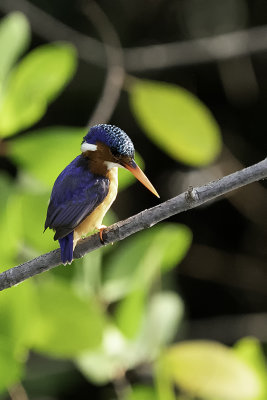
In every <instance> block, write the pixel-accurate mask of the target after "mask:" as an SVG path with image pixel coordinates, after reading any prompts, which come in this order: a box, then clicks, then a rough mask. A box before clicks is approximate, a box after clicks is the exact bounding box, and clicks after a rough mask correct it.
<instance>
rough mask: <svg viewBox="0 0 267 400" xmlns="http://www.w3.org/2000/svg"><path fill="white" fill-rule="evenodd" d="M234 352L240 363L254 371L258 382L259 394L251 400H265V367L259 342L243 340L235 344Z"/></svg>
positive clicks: (250, 338) (266, 370)
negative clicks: (259, 385)
mask: <svg viewBox="0 0 267 400" xmlns="http://www.w3.org/2000/svg"><path fill="white" fill-rule="evenodd" d="M234 351H235V353H236V354H237V356H238V357H239V358H240V359H241V360H242V361H244V362H246V363H247V364H248V366H249V367H250V368H252V369H253V370H254V371H255V373H256V374H257V376H258V378H259V380H260V383H261V394H260V395H259V396H258V397H257V398H254V399H253V400H266V398H267V366H266V359H265V357H264V353H263V349H262V347H261V344H260V342H259V340H258V339H256V338H253V337H246V338H243V339H241V340H239V341H238V342H237V343H236V344H235V346H234Z"/></svg>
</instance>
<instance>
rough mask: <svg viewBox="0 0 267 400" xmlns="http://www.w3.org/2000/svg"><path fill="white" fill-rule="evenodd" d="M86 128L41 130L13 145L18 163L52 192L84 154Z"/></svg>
mask: <svg viewBox="0 0 267 400" xmlns="http://www.w3.org/2000/svg"><path fill="white" fill-rule="evenodd" d="M84 134H85V128H70V127H51V128H46V129H40V130H38V131H34V132H31V133H30V134H27V135H23V136H20V137H17V138H16V139H13V140H12V141H10V142H9V154H10V155H11V157H12V158H13V160H14V162H16V163H17V164H18V165H21V167H22V168H25V170H26V171H27V172H28V173H30V174H31V175H32V176H33V177H34V178H36V179H38V180H40V181H41V182H42V183H43V184H44V185H46V187H49V189H51V187H52V185H53V184H54V182H55V180H56V178H57V177H58V175H59V174H60V172H61V171H62V170H63V169H64V168H65V167H66V166H67V164H68V163H70V162H71V161H72V160H73V159H74V158H75V157H77V155H79V153H80V145H81V142H82V137H83V136H84Z"/></svg>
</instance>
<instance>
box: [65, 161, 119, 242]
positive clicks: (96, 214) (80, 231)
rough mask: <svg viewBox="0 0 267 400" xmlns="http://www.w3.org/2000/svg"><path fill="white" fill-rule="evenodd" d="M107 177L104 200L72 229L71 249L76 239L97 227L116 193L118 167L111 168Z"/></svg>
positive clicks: (99, 225)
mask: <svg viewBox="0 0 267 400" xmlns="http://www.w3.org/2000/svg"><path fill="white" fill-rule="evenodd" d="M107 177H108V178H109V182H110V183H109V191H108V194H107V196H106V197H105V199H104V201H103V202H102V203H101V204H99V206H97V207H96V209H95V210H94V211H93V212H92V213H91V214H90V215H88V217H87V218H86V219H85V220H84V221H83V222H82V223H81V224H80V225H78V226H77V227H76V228H75V229H74V238H73V249H74V248H75V246H76V244H77V241H78V240H79V239H80V238H81V237H82V236H85V235H87V234H88V233H90V232H92V231H93V230H94V229H99V228H100V227H101V225H102V221H103V218H104V216H105V215H106V213H107V211H108V210H109V208H110V206H111V205H112V203H113V201H114V200H115V199H116V196H117V193H118V168H117V167H114V168H111V169H110V170H109V171H108V173H107Z"/></svg>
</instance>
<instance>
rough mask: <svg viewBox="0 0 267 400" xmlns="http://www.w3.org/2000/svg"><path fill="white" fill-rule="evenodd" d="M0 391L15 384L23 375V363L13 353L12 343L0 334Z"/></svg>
mask: <svg viewBox="0 0 267 400" xmlns="http://www.w3.org/2000/svg"><path fill="white" fill-rule="evenodd" d="M0 376H1V379H0V392H4V391H6V390H7V389H9V388H10V387H11V386H12V385H14V384H16V383H17V382H19V381H20V380H21V379H22V376H23V363H22V362H21V361H20V360H18V358H17V357H16V355H15V354H14V348H13V343H10V341H9V340H8V339H7V338H3V337H1V335H0Z"/></svg>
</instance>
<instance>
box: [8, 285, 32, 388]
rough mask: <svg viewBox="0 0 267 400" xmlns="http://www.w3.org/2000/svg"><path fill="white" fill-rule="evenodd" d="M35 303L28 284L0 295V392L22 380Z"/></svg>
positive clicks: (29, 342) (30, 286)
mask: <svg viewBox="0 0 267 400" xmlns="http://www.w3.org/2000/svg"><path fill="white" fill-rule="evenodd" d="M35 301H36V297H35V290H34V286H33V282H32V281H27V282H23V283H21V284H20V285H19V286H16V287H12V288H10V289H8V290H5V291H3V292H1V294H0V377H1V378H0V391H2V390H4V389H8V388H9V387H10V386H11V385H13V384H15V383H17V382H18V381H19V380H20V379H21V377H22V376H21V375H22V372H23V364H24V363H25V359H26V356H27V350H28V348H29V346H30V344H31V332H32V330H31V329H32V324H33V323H34V321H35V315H36V314H35V313H36V309H35Z"/></svg>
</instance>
